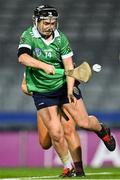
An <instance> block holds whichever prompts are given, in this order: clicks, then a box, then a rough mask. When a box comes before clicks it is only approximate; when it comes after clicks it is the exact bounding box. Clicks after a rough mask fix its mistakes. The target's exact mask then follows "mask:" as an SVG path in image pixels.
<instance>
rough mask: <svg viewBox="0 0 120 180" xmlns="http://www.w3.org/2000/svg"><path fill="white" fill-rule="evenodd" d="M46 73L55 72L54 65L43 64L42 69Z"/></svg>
mask: <svg viewBox="0 0 120 180" xmlns="http://www.w3.org/2000/svg"><path fill="white" fill-rule="evenodd" d="M43 70H44V71H45V72H46V73H47V74H55V67H54V66H53V65H50V64H45V65H44V69H43Z"/></svg>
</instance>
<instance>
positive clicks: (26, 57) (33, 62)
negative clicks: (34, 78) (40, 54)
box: [18, 46, 55, 74]
mask: <svg viewBox="0 0 120 180" xmlns="http://www.w3.org/2000/svg"><path fill="white" fill-rule="evenodd" d="M28 47H29V46H28ZM28 47H20V48H19V49H18V61H19V63H21V64H23V65H25V66H29V67H33V68H37V69H41V70H43V71H45V72H46V73H47V74H55V67H54V66H52V65H50V64H47V63H44V62H42V61H39V60H37V59H35V58H33V57H32V55H31V54H32V52H31V49H30V48H28Z"/></svg>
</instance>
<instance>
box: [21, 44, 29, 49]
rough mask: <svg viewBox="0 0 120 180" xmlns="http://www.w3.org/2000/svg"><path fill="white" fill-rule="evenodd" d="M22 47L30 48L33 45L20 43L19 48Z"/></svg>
mask: <svg viewBox="0 0 120 180" xmlns="http://www.w3.org/2000/svg"><path fill="white" fill-rule="evenodd" d="M22 47H26V48H28V49H31V46H30V45H28V44H20V45H19V47H18V49H19V48H22Z"/></svg>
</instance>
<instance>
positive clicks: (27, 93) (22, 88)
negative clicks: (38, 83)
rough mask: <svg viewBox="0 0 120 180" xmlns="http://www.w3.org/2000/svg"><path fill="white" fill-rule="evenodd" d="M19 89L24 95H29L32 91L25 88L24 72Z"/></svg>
mask: <svg viewBox="0 0 120 180" xmlns="http://www.w3.org/2000/svg"><path fill="white" fill-rule="evenodd" d="M21 90H22V92H23V93H24V94H26V95H29V96H31V95H32V93H29V92H28V90H27V85H26V80H25V74H24V77H23V80H22V84H21Z"/></svg>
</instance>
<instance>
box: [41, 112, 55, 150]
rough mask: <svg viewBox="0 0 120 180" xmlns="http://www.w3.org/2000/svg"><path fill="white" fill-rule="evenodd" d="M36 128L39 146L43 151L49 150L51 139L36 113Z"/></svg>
mask: <svg viewBox="0 0 120 180" xmlns="http://www.w3.org/2000/svg"><path fill="white" fill-rule="evenodd" d="M37 128H38V137H39V143H40V145H41V146H42V148H43V149H49V148H50V147H51V146H52V141H51V137H50V135H49V132H48V130H47V128H46V126H45V124H44V123H43V121H42V118H41V116H40V115H39V113H38V112H37Z"/></svg>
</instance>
